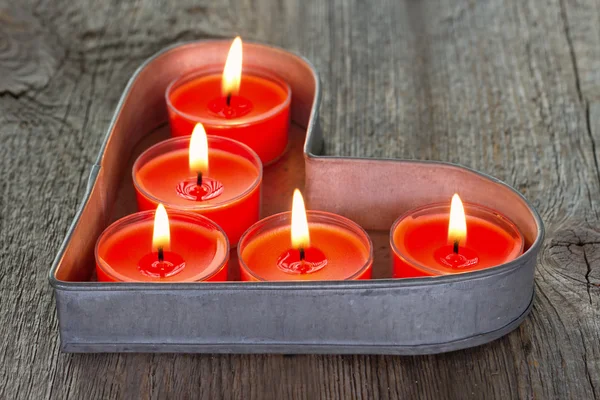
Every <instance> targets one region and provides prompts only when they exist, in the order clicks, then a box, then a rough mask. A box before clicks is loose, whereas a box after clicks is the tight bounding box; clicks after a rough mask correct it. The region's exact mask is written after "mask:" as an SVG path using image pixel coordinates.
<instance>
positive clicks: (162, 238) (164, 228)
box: [152, 203, 171, 251]
mask: <svg viewBox="0 0 600 400" xmlns="http://www.w3.org/2000/svg"><path fill="white" fill-rule="evenodd" d="M170 247H171V233H170V229H169V216H168V215H167V210H165V206H163V205H162V203H160V204H159V205H158V207H156V213H155V214H154V232H153V233H152V251H158V249H159V248H162V249H163V250H165V251H167V250H169V249H170Z"/></svg>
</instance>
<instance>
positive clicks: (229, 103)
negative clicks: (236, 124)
mask: <svg viewBox="0 0 600 400" xmlns="http://www.w3.org/2000/svg"><path fill="white" fill-rule="evenodd" d="M225 103H226V104H227V107H229V106H231V92H230V93H227V98H226V99H225Z"/></svg>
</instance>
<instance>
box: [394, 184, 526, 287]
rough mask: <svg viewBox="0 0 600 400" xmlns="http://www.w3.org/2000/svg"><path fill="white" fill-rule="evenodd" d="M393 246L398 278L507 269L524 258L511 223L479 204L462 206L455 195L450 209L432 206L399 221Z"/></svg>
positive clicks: (516, 232)
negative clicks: (504, 265) (502, 265)
mask: <svg viewBox="0 0 600 400" xmlns="http://www.w3.org/2000/svg"><path fill="white" fill-rule="evenodd" d="M467 234H468V235H467ZM390 244H391V247H392V251H393V259H394V277H395V278H411V277H419V276H433V275H446V274H455V273H461V272H469V271H476V270H480V269H485V268H490V267H494V266H496V265H500V264H504V263H506V262H509V261H511V260H513V259H515V258H517V257H518V256H519V255H521V253H522V252H523V246H524V240H523V235H522V234H521V233H520V232H519V230H518V229H517V227H516V226H515V224H513V223H512V222H511V221H510V220H509V219H508V218H506V217H505V216H503V215H501V214H500V213H498V212H497V211H493V210H491V209H488V208H486V207H482V206H479V205H475V204H468V203H466V204H465V205H464V206H463V204H462V202H461V200H460V198H459V196H458V195H456V194H455V195H454V197H453V198H452V203H451V206H450V207H449V206H448V204H432V205H428V206H425V207H421V208H418V209H415V210H413V211H410V212H408V213H407V214H405V215H403V216H401V217H400V218H398V220H396V222H395V223H394V225H393V226H392V229H391V232H390Z"/></svg>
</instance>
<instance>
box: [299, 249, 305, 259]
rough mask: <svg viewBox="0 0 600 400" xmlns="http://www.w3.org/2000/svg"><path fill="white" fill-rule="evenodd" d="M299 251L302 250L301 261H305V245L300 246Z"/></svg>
mask: <svg viewBox="0 0 600 400" xmlns="http://www.w3.org/2000/svg"><path fill="white" fill-rule="evenodd" d="M298 251H299V252H300V261H304V258H305V257H306V254H305V253H304V247H300V248H299V249H298Z"/></svg>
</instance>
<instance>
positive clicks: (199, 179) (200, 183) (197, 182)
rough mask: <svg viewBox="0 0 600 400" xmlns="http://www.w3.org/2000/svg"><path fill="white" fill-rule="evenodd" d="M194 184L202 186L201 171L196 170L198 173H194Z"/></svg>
mask: <svg viewBox="0 0 600 400" xmlns="http://www.w3.org/2000/svg"><path fill="white" fill-rule="evenodd" d="M196 185H198V186H202V172H198V175H196Z"/></svg>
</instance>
